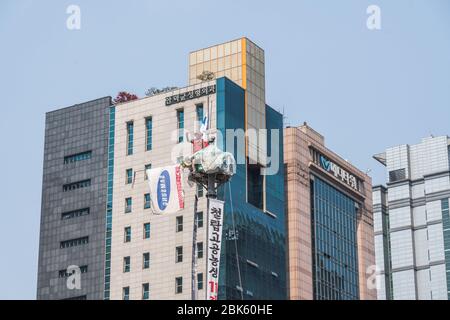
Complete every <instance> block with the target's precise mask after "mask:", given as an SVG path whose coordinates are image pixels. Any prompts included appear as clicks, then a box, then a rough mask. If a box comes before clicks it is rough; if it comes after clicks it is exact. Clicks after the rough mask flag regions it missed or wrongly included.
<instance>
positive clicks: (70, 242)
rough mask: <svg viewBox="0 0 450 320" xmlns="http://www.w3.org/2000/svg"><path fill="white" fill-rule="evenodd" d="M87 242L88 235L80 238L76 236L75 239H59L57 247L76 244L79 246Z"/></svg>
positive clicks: (74, 245)
mask: <svg viewBox="0 0 450 320" xmlns="http://www.w3.org/2000/svg"><path fill="white" fill-rule="evenodd" d="M88 243H89V237H82V238H77V239H70V240H65V241H61V242H60V243H59V247H60V248H61V249H64V248H71V247H77V246H81V245H84V244H88Z"/></svg>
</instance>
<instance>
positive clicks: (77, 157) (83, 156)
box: [64, 151, 92, 164]
mask: <svg viewBox="0 0 450 320" xmlns="http://www.w3.org/2000/svg"><path fill="white" fill-rule="evenodd" d="M91 158H92V151H86V152H81V153H77V154H72V155H69V156H65V157H64V164H68V163H74V162H79V161H83V160H89V159H91Z"/></svg>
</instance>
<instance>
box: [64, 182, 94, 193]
mask: <svg viewBox="0 0 450 320" xmlns="http://www.w3.org/2000/svg"><path fill="white" fill-rule="evenodd" d="M90 186H91V179H87V180H83V181H77V182H72V183H67V184H65V185H63V192H68V191H73V190H77V189H82V188H87V187H90Z"/></svg>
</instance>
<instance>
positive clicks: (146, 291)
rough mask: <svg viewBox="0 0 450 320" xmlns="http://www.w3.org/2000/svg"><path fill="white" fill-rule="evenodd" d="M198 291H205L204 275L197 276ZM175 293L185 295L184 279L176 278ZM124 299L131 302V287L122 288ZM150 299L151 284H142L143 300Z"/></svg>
mask: <svg viewBox="0 0 450 320" xmlns="http://www.w3.org/2000/svg"><path fill="white" fill-rule="evenodd" d="M197 290H203V273H198V274H197ZM175 293H176V294H180V293H183V277H176V278H175ZM122 299H123V300H130V287H123V288H122ZM148 299H150V284H149V283H148V282H146V283H143V284H142V300H148Z"/></svg>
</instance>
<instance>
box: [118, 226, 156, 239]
mask: <svg viewBox="0 0 450 320" xmlns="http://www.w3.org/2000/svg"><path fill="white" fill-rule="evenodd" d="M143 238H144V239H150V223H144V226H143ZM124 242H125V243H127V242H131V227H125V228H124Z"/></svg>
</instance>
